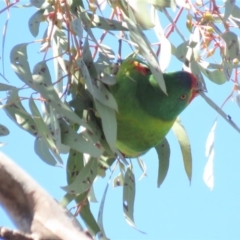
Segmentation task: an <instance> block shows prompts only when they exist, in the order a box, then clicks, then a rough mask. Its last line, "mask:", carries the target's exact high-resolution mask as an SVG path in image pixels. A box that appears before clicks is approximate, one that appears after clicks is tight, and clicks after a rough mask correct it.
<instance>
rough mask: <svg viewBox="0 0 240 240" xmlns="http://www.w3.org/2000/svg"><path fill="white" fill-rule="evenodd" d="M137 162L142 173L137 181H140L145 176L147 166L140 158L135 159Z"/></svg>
mask: <svg viewBox="0 0 240 240" xmlns="http://www.w3.org/2000/svg"><path fill="white" fill-rule="evenodd" d="M137 162H138V165H139V167H140V168H141V170H142V171H143V173H142V175H141V177H140V178H139V180H141V179H142V178H144V177H146V176H147V165H146V164H145V162H144V161H143V160H142V159H141V158H140V157H138V158H137Z"/></svg>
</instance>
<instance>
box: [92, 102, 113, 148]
mask: <svg viewBox="0 0 240 240" xmlns="http://www.w3.org/2000/svg"><path fill="white" fill-rule="evenodd" d="M95 106H96V109H97V111H98V113H99V115H100V117H101V121H102V126H103V132H104V135H105V137H106V140H107V142H108V144H109V146H110V148H111V149H112V150H113V151H114V150H115V143H116V139H117V120H116V114H115V110H114V109H111V108H109V107H107V106H105V105H103V104H101V103H100V102H99V101H98V100H96V101H95Z"/></svg>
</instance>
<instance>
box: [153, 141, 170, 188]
mask: <svg viewBox="0 0 240 240" xmlns="http://www.w3.org/2000/svg"><path fill="white" fill-rule="evenodd" d="M155 149H156V151H157V154H158V162H159V165H158V180H157V187H160V186H161V184H162V183H163V181H164V179H165V177H166V175H167V172H168V168H169V159H170V146H169V143H168V141H167V139H166V138H164V139H163V141H162V142H161V143H160V144H159V145H157V146H156V147H155Z"/></svg>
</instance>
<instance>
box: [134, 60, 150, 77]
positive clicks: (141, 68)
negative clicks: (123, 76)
mask: <svg viewBox="0 0 240 240" xmlns="http://www.w3.org/2000/svg"><path fill="white" fill-rule="evenodd" d="M131 64H133V65H134V68H135V69H136V70H137V71H138V72H140V73H141V74H142V75H144V76H146V75H147V74H148V73H149V68H147V67H146V66H145V65H143V64H141V63H140V62H137V61H132V62H131Z"/></svg>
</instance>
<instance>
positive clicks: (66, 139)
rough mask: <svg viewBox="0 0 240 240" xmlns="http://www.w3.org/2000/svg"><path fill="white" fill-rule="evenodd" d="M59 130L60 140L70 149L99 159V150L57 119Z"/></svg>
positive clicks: (61, 120)
mask: <svg viewBox="0 0 240 240" xmlns="http://www.w3.org/2000/svg"><path fill="white" fill-rule="evenodd" d="M59 121H60V128H61V140H62V143H63V144H64V145H66V146H69V147H70V148H72V149H74V150H76V151H79V152H82V153H88V154H90V155H91V156H93V157H96V158H97V157H99V156H100V155H101V153H102V152H101V150H100V149H99V148H98V147H96V146H94V145H93V144H92V143H91V142H90V141H87V140H86V139H84V138H83V134H78V133H76V131H75V130H74V129H73V128H72V127H71V126H69V125H68V124H67V123H66V122H65V121H64V120H63V119H59Z"/></svg>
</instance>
